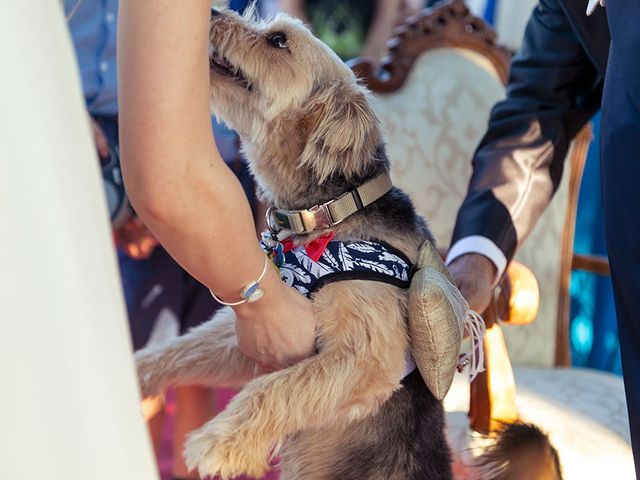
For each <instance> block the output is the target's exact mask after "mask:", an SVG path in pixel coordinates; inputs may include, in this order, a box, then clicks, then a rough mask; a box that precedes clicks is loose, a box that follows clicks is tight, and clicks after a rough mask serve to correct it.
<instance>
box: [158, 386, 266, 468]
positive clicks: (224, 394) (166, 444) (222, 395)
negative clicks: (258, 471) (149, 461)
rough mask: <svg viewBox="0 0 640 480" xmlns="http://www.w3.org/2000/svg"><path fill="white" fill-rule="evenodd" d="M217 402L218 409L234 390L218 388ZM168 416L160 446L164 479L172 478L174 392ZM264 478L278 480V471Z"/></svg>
mask: <svg viewBox="0 0 640 480" xmlns="http://www.w3.org/2000/svg"><path fill="white" fill-rule="evenodd" d="M216 393H217V395H216V403H217V407H218V409H222V408H224V406H225V405H226V404H227V403H228V402H229V400H230V399H231V398H232V397H233V391H232V390H225V389H219V390H217V392H216ZM166 408H167V416H166V417H165V424H164V430H163V434H162V446H161V448H160V459H159V468H160V476H161V478H162V480H170V479H171V432H172V429H173V414H174V412H175V403H174V399H173V395H172V392H169V393H168V395H167V406H166ZM237 480H248V478H247V477H239V478H238V479H237ZM264 480H278V474H277V472H270V473H269V474H268V475H267V476H266V477H264Z"/></svg>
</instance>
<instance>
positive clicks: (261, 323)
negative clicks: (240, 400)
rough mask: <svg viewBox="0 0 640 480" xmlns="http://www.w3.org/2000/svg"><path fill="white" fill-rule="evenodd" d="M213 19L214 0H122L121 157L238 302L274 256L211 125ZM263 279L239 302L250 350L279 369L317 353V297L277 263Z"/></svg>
mask: <svg viewBox="0 0 640 480" xmlns="http://www.w3.org/2000/svg"><path fill="white" fill-rule="evenodd" d="M209 18H210V1H209V0H184V1H180V2H176V1H174V0H149V1H144V2H141V1H137V0H123V1H121V3H120V19H119V21H120V24H119V37H118V55H119V58H118V62H119V102H120V105H119V108H120V131H121V134H120V148H121V160H122V167H123V172H124V177H125V181H126V186H127V191H128V193H129V196H130V199H131V202H132V204H133V206H134V207H135V209H136V212H137V213H138V215H139V216H140V217H141V218H142V220H143V221H144V222H145V224H147V225H148V227H149V228H150V230H151V231H152V232H153V234H154V235H155V236H156V237H157V238H158V239H159V240H160V242H161V243H162V244H163V246H164V247H165V248H166V249H167V250H168V251H169V252H170V253H171V255H172V256H173V257H174V258H175V259H176V260H177V261H178V262H179V263H180V264H181V265H182V266H183V267H184V268H185V269H186V270H187V271H189V272H190V273H191V274H192V275H193V276H194V277H195V278H197V279H198V280H200V281H201V282H202V283H203V284H205V285H206V286H208V287H209V288H210V289H211V290H213V291H214V292H216V294H217V295H218V296H220V297H221V298H223V299H225V300H227V301H236V300H239V299H240V291H241V290H242V288H243V287H244V286H245V285H247V284H248V283H250V282H251V281H253V280H255V279H257V278H258V276H259V275H260V272H261V271H262V269H263V265H264V258H265V257H264V254H263V253H262V251H261V249H260V248H259V246H258V244H257V242H256V232H255V227H254V224H253V220H252V215H251V210H250V208H249V204H248V202H247V200H246V198H245V196H244V192H243V190H242V187H241V186H240V184H239V182H238V181H237V180H236V178H235V176H234V175H233V173H232V172H231V171H230V170H229V168H228V167H227V166H226V165H225V164H224V162H223V160H222V158H221V157H220V155H219V153H218V151H217V149H216V147H215V143H214V139H213V134H212V131H211V120H210V112H209V93H208V92H209V62H208V29H209ZM261 285H262V286H263V290H264V291H265V296H264V297H263V298H262V299H261V300H260V301H258V302H256V303H253V304H243V305H241V306H239V307H236V308H235V310H236V313H237V314H238V318H239V320H238V336H239V342H240V346H241V348H242V349H243V351H244V352H245V353H246V354H247V355H249V356H250V357H252V358H254V359H256V360H257V361H258V362H259V363H261V364H265V365H267V366H269V367H271V368H276V367H282V366H284V365H287V364H289V363H291V362H292V361H295V360H299V359H300V358H303V357H305V356H307V355H309V354H310V353H311V352H312V351H313V342H314V333H315V324H314V320H313V315H312V310H311V306H310V302H308V301H307V300H306V299H304V298H303V297H302V296H300V295H298V294H297V292H295V291H293V290H291V289H289V288H287V287H285V286H284V284H282V282H281V281H280V279H279V276H278V274H277V272H276V271H275V269H273V268H269V269H268V270H267V273H266V275H265V278H264V279H263V281H262V282H261ZM283 311H287V312H292V313H289V315H288V316H287V317H285V316H283V315H282V312H283Z"/></svg>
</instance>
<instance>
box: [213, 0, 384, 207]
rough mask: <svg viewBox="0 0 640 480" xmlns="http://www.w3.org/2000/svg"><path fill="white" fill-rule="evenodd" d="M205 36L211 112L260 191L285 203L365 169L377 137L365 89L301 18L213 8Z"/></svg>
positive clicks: (377, 145)
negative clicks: (238, 146)
mask: <svg viewBox="0 0 640 480" xmlns="http://www.w3.org/2000/svg"><path fill="white" fill-rule="evenodd" d="M210 40H211V42H210V45H211V47H210V66H211V84H212V88H211V100H212V108H213V111H214V113H215V114H216V116H218V117H219V118H221V119H222V120H223V121H225V122H226V123H227V124H229V126H230V127H231V128H233V129H235V130H236V131H237V132H238V133H239V134H240V137H241V140H242V142H243V145H244V148H245V151H246V153H247V156H248V157H249V160H250V161H251V163H252V169H253V171H254V173H255V174H256V177H257V178H258V181H259V182H260V183H261V184H262V187H263V188H264V189H266V190H268V191H272V192H274V191H277V192H279V193H278V196H279V197H281V198H279V200H284V203H287V204H291V203H296V200H294V199H293V198H292V197H293V196H297V195H298V194H299V193H300V192H302V191H303V190H305V189H307V185H308V183H313V184H316V185H317V184H323V183H324V182H326V181H327V180H328V179H331V178H336V177H345V178H352V177H358V176H361V175H364V174H366V173H367V171H368V170H370V168H371V167H370V165H369V164H370V162H371V161H372V160H374V159H375V158H374V157H376V151H377V149H378V147H379V144H380V142H381V139H380V133H379V127H378V122H377V120H376V117H375V115H374V114H373V112H372V110H371V108H370V105H369V99H368V94H367V91H366V90H365V89H364V88H363V87H361V86H360V85H358V83H357V81H356V78H355V76H354V74H353V72H352V71H351V69H349V67H347V66H346V65H345V64H344V63H343V62H342V61H341V60H340V59H339V58H338V56H337V55H336V54H335V53H334V52H332V51H331V49H329V47H327V46H326V45H324V44H323V43H322V42H321V41H320V40H318V39H317V38H315V37H314V36H313V35H312V34H311V32H310V31H309V30H308V29H307V28H306V27H305V26H304V25H303V24H302V22H300V21H299V20H295V19H293V18H291V17H289V16H287V15H279V16H277V17H276V18H274V19H273V20H270V21H260V20H256V19H255V18H253V16H252V15H251V14H245V15H244V16H240V15H238V14H236V13H234V12H231V11H215V10H214V11H213V12H212V18H211V30H210ZM296 187H297V188H298V189H299V190H300V192H294V190H295V188H296ZM286 197H288V198H286ZM270 200H272V201H273V200H276V199H275V198H273V197H272V198H270ZM280 204H282V202H280Z"/></svg>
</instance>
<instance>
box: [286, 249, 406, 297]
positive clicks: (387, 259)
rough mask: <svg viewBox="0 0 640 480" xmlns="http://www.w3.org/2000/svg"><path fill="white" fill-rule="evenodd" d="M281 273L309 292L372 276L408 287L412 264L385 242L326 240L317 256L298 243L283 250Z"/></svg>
mask: <svg viewBox="0 0 640 480" xmlns="http://www.w3.org/2000/svg"><path fill="white" fill-rule="evenodd" d="M279 269H280V277H281V278H282V280H283V281H284V282H285V283H286V284H287V285H288V286H290V287H294V288H295V289H296V290H298V291H299V292H300V293H302V294H303V295H306V296H307V297H308V296H310V295H311V294H312V293H314V292H315V291H317V290H319V289H320V288H321V287H323V286H324V285H326V284H328V283H332V282H338V281H342V280H370V281H375V282H383V283H388V284H390V285H395V286H397V287H400V288H409V285H410V284H411V273H412V267H411V262H410V261H409V259H408V258H407V257H406V256H405V255H404V254H403V253H402V252H400V251H399V250H397V249H395V248H394V247H392V246H390V245H387V244H385V243H382V242H369V241H364V240H352V241H336V240H331V241H330V242H329V243H327V245H326V247H325V249H324V251H323V252H322V255H321V256H320V257H319V258H318V260H313V259H312V258H311V257H310V256H309V255H308V254H307V251H306V249H305V246H304V245H302V246H298V247H295V248H293V249H292V250H290V251H288V252H285V253H284V261H283V262H282V263H281V265H280V266H279Z"/></svg>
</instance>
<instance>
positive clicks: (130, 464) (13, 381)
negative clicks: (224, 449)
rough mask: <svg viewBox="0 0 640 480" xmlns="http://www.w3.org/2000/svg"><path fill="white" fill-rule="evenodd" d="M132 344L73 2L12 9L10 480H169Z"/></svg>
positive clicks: (3, 425)
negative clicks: (74, 40)
mask: <svg viewBox="0 0 640 480" xmlns="http://www.w3.org/2000/svg"><path fill="white" fill-rule="evenodd" d="M83 1H92V0H83ZM128 335H129V334H128V328H127V322H126V318H125V308H124V302H123V298H122V292H121V289H120V281H119V276H118V272H117V264H116V259H115V254H114V250H113V246H112V241H111V235H110V228H109V224H108V216H107V212H106V205H105V201H104V198H103V193H102V185H101V179H100V174H99V168H98V160H97V158H96V154H95V150H94V147H93V145H92V140H91V137H90V131H89V125H88V120H87V115H86V113H85V110H84V104H83V100H82V96H81V89H80V81H79V78H78V74H77V67H76V63H75V59H74V57H73V53H72V46H71V42H70V39H69V37H68V34H67V30H66V25H65V19H64V18H63V15H62V11H61V5H60V2H59V1H58V0H2V1H0V382H2V383H1V385H2V386H1V387H0V479H3V480H4V479H6V480H22V479H24V480H32V479H37V478H43V479H48V480H76V479H77V480H81V479H82V480H87V479H91V480H103V479H104V480H114V479H118V480H125V479H126V480H129V479H130V480H147V479H149V480H152V479H157V478H158V475H157V472H156V467H155V464H154V461H153V458H152V453H151V446H150V441H149V439H148V436H147V433H146V429H145V426H144V422H143V420H142V417H141V414H140V410H139V400H140V399H139V395H138V390H137V383H136V378H135V373H134V369H133V363H132V358H131V353H130V352H131V346H130V340H129V336H128Z"/></svg>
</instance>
